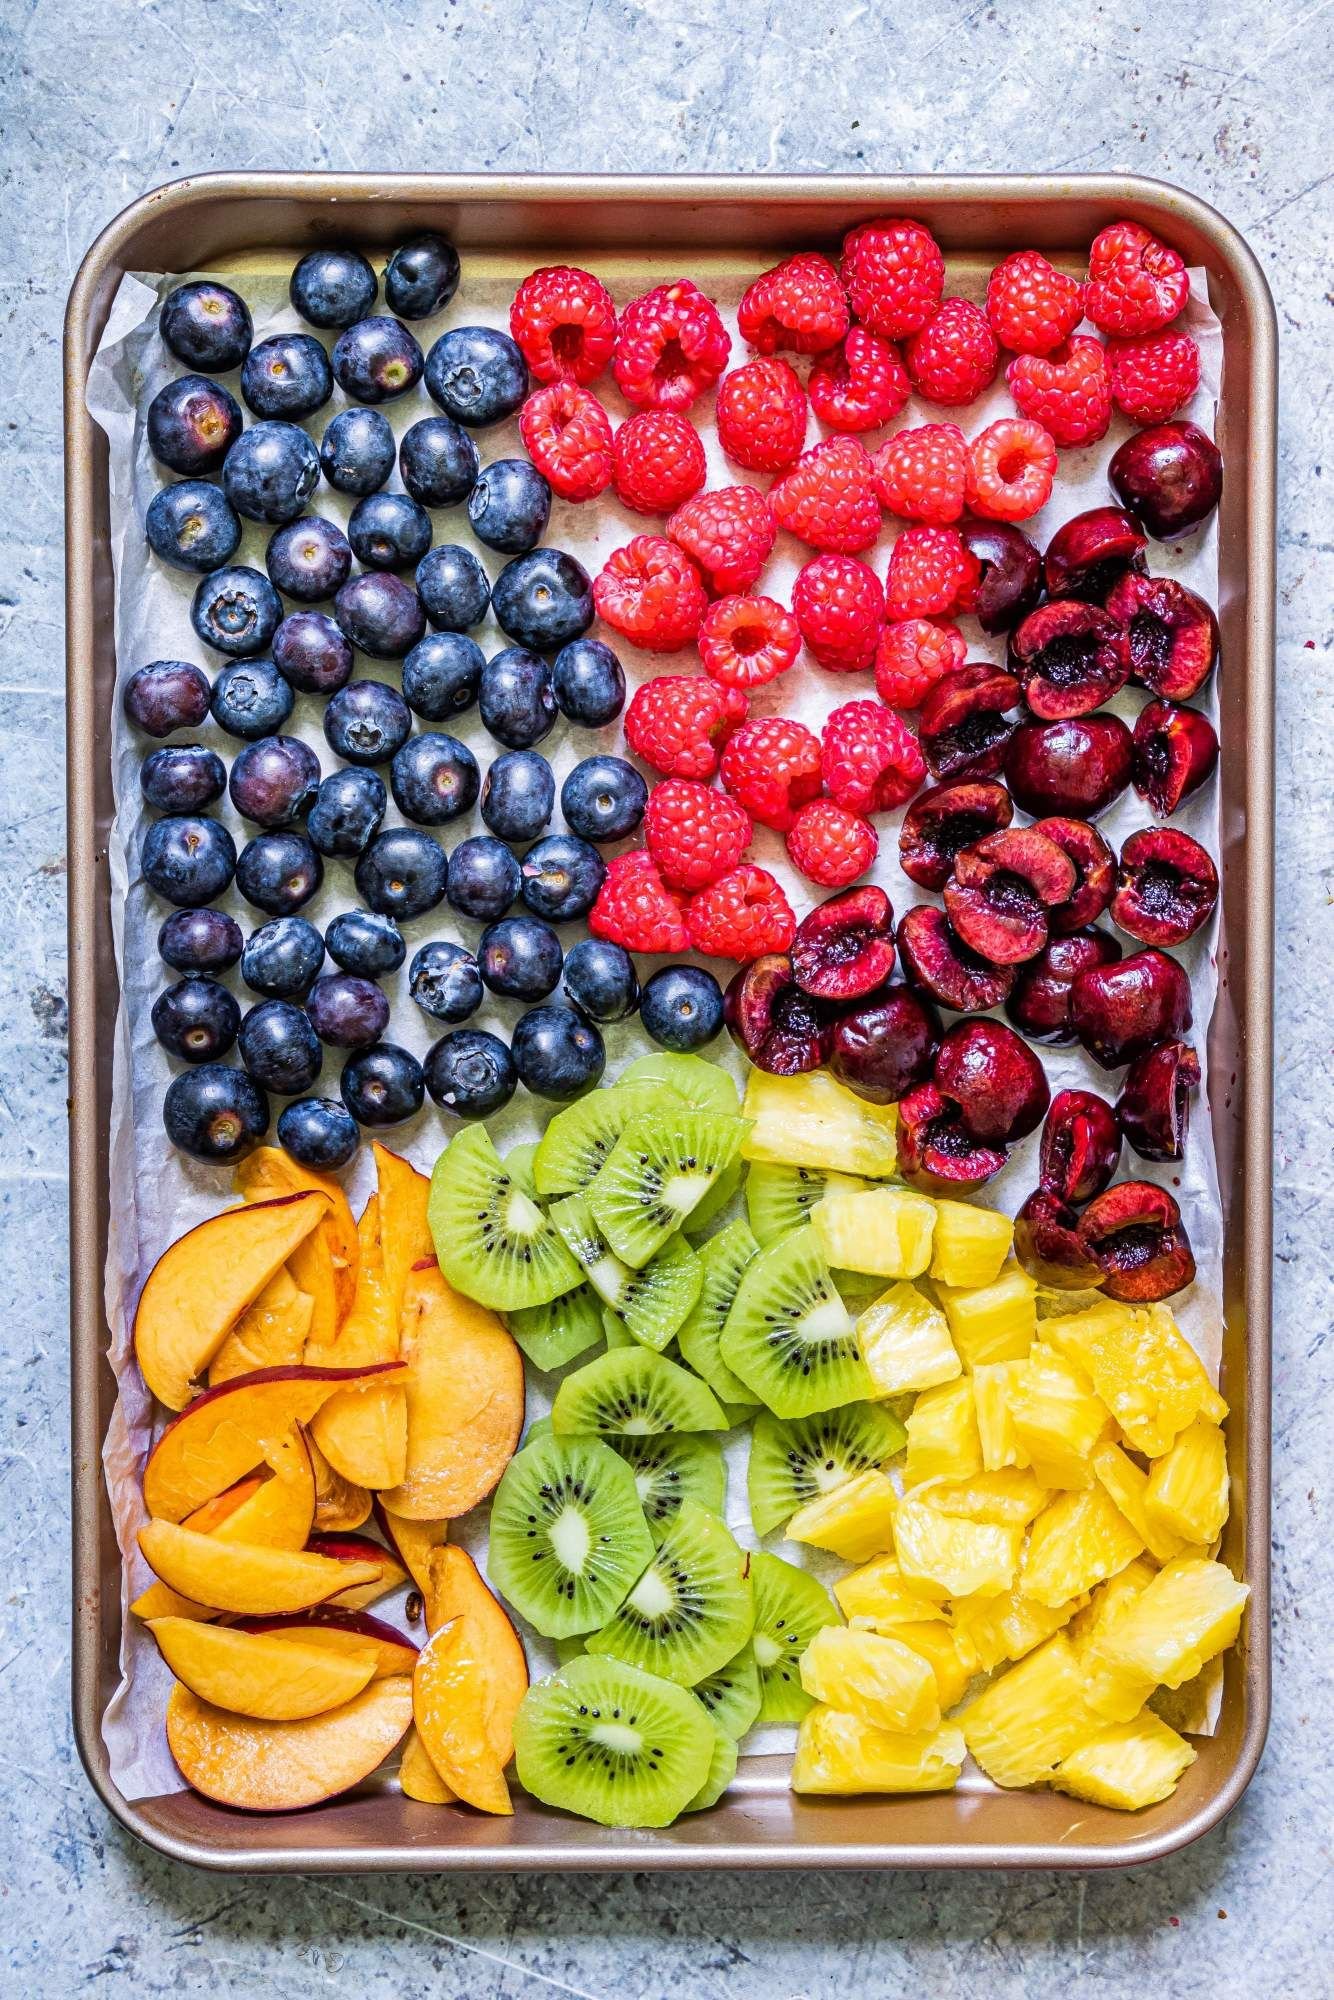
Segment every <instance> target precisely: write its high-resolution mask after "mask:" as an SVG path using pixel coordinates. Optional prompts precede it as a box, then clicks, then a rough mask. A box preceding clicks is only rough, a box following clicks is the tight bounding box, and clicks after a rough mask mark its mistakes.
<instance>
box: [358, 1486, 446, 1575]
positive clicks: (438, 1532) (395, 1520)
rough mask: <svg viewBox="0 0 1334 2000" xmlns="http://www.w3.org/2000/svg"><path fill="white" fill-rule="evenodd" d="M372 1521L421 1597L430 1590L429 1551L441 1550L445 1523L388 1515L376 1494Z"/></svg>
mask: <svg viewBox="0 0 1334 2000" xmlns="http://www.w3.org/2000/svg"><path fill="white" fill-rule="evenodd" d="M375 1520H376V1524H377V1526H378V1527H379V1530H380V1533H381V1534H382V1535H383V1536H384V1538H385V1540H386V1541H387V1542H388V1544H389V1546H390V1548H391V1549H393V1550H395V1551H396V1553H397V1555H398V1558H399V1560H400V1561H401V1562H402V1563H403V1564H404V1565H405V1567H406V1569H407V1571H408V1574H409V1575H410V1576H411V1578H412V1581H413V1582H414V1583H415V1584H416V1586H417V1588H418V1590H419V1591H420V1592H421V1593H422V1596H423V1597H425V1595H426V1593H427V1591H428V1590H429V1589H430V1588H431V1578H430V1573H429V1570H428V1568H427V1564H428V1562H429V1560H430V1556H431V1551H432V1549H438V1548H443V1546H444V1544H445V1542H446V1541H447V1540H448V1539H449V1523H448V1521H409V1520H405V1519H403V1518H402V1517H401V1516H400V1515H398V1514H393V1513H391V1512H390V1511H389V1509H388V1508H387V1507H386V1506H385V1504H384V1502H383V1501H382V1500H381V1498H380V1496H379V1494H378V1493H377V1494H376V1496H375Z"/></svg>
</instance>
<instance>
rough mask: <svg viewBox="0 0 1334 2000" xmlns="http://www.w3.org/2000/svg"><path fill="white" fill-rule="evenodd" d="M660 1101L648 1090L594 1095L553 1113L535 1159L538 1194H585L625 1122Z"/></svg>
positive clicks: (611, 1091) (605, 1092)
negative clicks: (584, 1190)
mask: <svg viewBox="0 0 1334 2000" xmlns="http://www.w3.org/2000/svg"><path fill="white" fill-rule="evenodd" d="M660 1096H661V1093H660V1092H658V1091H654V1090H650V1089H648V1088H647V1087H645V1088H642V1089H635V1088H634V1087H631V1088H630V1089H628V1090H593V1091H590V1092H589V1094H588V1096H587V1097H581V1098H579V1099H578V1101H577V1102H576V1103H574V1104H571V1105H567V1107H566V1109H565V1110H564V1111H558V1112H557V1113H556V1115H555V1117H554V1118H553V1119H552V1121H551V1123H550V1124H549V1125H548V1126H547V1129H546V1131H545V1132H544V1133H543V1134H542V1139H541V1143H540V1144H539V1146H538V1148H537V1152H536V1154H535V1155H534V1159H533V1178H534V1180H535V1182H536V1185H537V1192H538V1193H539V1194H540V1195H542V1196H544V1197H553V1198H554V1197H555V1196H558V1195H562V1194H578V1193H579V1191H580V1189H581V1188H586V1187H587V1186H588V1183H589V1182H590V1181H591V1180H592V1179H593V1177H594V1175H595V1174H596V1173H597V1171H598V1169H599V1167H600V1166H601V1165H602V1163H603V1161H604V1160H605V1159H606V1157H607V1155H608V1153H609V1152H610V1151H611V1149H612V1147H613V1146H614V1145H615V1144H616V1141H617V1140H618V1139H619V1138H620V1136H621V1134H622V1132H623V1131H624V1130H625V1128H626V1126H627V1125H628V1124H629V1123H630V1120H631V1119H632V1118H635V1117H637V1116H638V1114H639V1113H640V1112H641V1111H651V1110H652V1109H653V1107H654V1105H655V1104H657V1103H658V1102H659V1100H660Z"/></svg>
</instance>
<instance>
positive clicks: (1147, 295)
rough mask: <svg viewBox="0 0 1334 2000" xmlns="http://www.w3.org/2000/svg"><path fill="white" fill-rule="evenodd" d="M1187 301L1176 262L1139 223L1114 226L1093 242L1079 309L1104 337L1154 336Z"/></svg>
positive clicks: (1187, 285) (1187, 282)
mask: <svg viewBox="0 0 1334 2000" xmlns="http://www.w3.org/2000/svg"><path fill="white" fill-rule="evenodd" d="M1189 297H1190V278H1189V276H1188V275H1187V272H1186V267H1185V265H1184V263H1183V262H1182V260H1181V258H1180V257H1179V256H1178V255H1177V253H1176V251H1175V250H1172V249H1169V247H1168V245H1167V244H1166V243H1160V242H1159V241H1158V238H1157V237H1156V236H1151V235H1150V233H1149V231H1148V230H1147V229H1145V228H1143V227H1142V226H1141V224H1139V223H1138V222H1113V223H1112V224H1111V225H1110V227H1109V228H1107V229H1104V230H1101V231H1100V232H1099V233H1098V235H1097V236H1095V237H1094V239H1093V247H1092V249H1091V250H1090V251H1089V276H1088V286H1087V289H1086V291H1085V294H1084V309H1085V311H1086V312H1087V313H1088V316H1089V318H1090V319H1091V320H1092V321H1093V324H1094V325H1095V326H1100V327H1101V328H1102V330H1103V332H1104V333H1124V334H1137V333H1157V331H1158V329H1159V327H1162V326H1166V325H1167V322H1168V321H1169V320H1172V319H1175V318H1176V316H1177V314H1178V313H1179V312H1180V311H1181V308H1182V307H1183V306H1184V305H1185V303H1186V300H1187V299H1188V298H1189Z"/></svg>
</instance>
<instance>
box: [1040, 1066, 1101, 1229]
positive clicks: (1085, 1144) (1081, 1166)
mask: <svg viewBox="0 0 1334 2000" xmlns="http://www.w3.org/2000/svg"><path fill="white" fill-rule="evenodd" d="M1120 1157H1121V1128H1120V1126H1119V1125H1118V1124H1117V1122H1116V1113H1115V1112H1114V1111H1113V1109H1112V1107H1111V1105H1110V1104H1109V1103H1108V1102H1107V1100H1106V1098H1105V1097H1099V1096H1098V1094H1097V1092H1096V1091H1094V1090H1058V1091H1057V1093H1056V1095H1055V1097H1053V1099H1052V1101H1051V1108H1050V1110H1049V1111H1048V1113H1047V1120H1046V1123H1045V1124H1044V1126H1043V1128H1042V1141H1041V1144H1040V1146H1039V1148H1038V1186H1039V1187H1040V1188H1041V1189H1042V1192H1043V1193H1044V1194H1052V1195H1057V1196H1058V1197H1059V1198H1060V1200H1062V1201H1063V1202H1068V1203H1069V1204H1070V1206H1071V1207H1072V1208H1080V1207H1082V1206H1083V1204H1084V1203H1085V1202H1086V1201H1092V1199H1093V1197H1094V1195H1095V1194H1101V1193H1102V1191H1103V1189H1104V1188H1105V1187H1106V1186H1107V1185H1108V1183H1109V1182H1110V1180H1111V1178H1112V1175H1113V1174H1114V1173H1115V1172H1116V1163H1117V1161H1118V1160H1119V1159H1120Z"/></svg>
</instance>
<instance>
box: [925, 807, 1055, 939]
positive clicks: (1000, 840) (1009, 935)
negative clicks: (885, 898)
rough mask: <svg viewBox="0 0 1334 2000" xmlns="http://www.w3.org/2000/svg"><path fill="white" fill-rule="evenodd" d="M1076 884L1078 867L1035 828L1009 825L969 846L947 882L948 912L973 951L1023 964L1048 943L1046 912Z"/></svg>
mask: <svg viewBox="0 0 1334 2000" xmlns="http://www.w3.org/2000/svg"><path fill="white" fill-rule="evenodd" d="M1074 886H1075V864H1074V862H1073V861H1072V860H1071V859H1070V857H1069V855H1068V854H1066V853H1065V852H1064V850H1063V849H1061V848H1060V847H1058V846H1057V845H1056V842H1055V841H1054V840H1048V838H1047V836H1046V834H1045V833H1038V832H1036V831H1035V829H1034V828H1032V827H1007V828H1006V829H1005V830H1004V831H1003V832H1001V833H989V834H988V835H987V836H986V838H985V839H984V840H979V841H976V842H974V844H973V846H972V847H965V848H964V850H963V852H962V853H961V854H960V855H959V857H958V859H957V860H956V861H955V864H954V873H953V875H952V876H951V878H950V880H949V881H948V882H947V883H946V884H945V910H946V913H947V915H948V916H949V920H950V922H951V923H952V924H953V925H954V928H955V930H956V931H957V932H958V934H959V936H960V937H961V938H962V939H963V941H964V943H965V944H966V945H968V946H969V947H970V948H971V949H972V950H973V951H976V952H980V953H981V954H982V955H983V956H984V957H986V958H989V959H991V960H992V961H993V962H994V963H995V964H997V965H1019V964H1021V963H1022V961H1023V960H1024V959H1026V958H1032V957H1034V955H1035V954H1036V953H1037V952H1040V951H1041V949H1042V947H1043V945H1044V944H1045V943H1046V942H1047V912H1048V911H1049V910H1052V909H1055V908H1056V907H1057V906H1058V905H1059V904H1061V903H1064V902H1065V901H1066V900H1067V899H1068V897H1069V896H1070V894H1071V892H1072V891H1073V889H1074Z"/></svg>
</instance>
